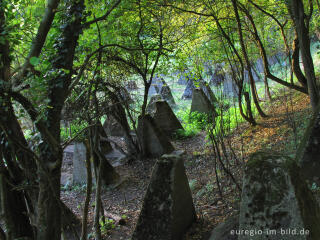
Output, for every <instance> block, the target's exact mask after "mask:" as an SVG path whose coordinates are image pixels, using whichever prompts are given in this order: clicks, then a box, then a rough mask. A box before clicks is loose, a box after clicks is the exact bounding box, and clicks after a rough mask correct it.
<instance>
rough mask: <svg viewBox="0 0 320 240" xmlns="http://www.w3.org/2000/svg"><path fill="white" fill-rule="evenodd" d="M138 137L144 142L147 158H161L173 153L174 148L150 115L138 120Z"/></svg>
mask: <svg viewBox="0 0 320 240" xmlns="http://www.w3.org/2000/svg"><path fill="white" fill-rule="evenodd" d="M138 136H139V139H140V140H141V141H142V145H143V146H142V147H143V151H144V153H145V155H146V156H149V157H160V156H162V155H163V154H166V153H171V152H172V151H174V147H173V146H172V144H171V143H170V141H169V139H168V137H167V136H166V135H165V133H164V132H163V131H162V130H161V129H160V128H159V126H157V125H156V123H155V121H154V119H153V118H152V117H151V116H150V115H149V114H147V115H145V116H144V118H142V117H141V116H140V117H139V119H138Z"/></svg>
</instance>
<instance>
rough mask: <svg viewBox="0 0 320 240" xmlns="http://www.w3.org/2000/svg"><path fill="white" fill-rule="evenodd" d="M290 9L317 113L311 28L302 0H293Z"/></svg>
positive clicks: (311, 99) (289, 5)
mask: <svg viewBox="0 0 320 240" xmlns="http://www.w3.org/2000/svg"><path fill="white" fill-rule="evenodd" d="M288 8H289V11H290V12H291V17H292V18H293V22H294V26H295V29H296V32H297V35H298V39H299V46H300V49H301V56H302V63H303V67H304V72H305V76H306V79H307V85H308V93H309V97H310V102H311V106H312V110H313V111H315V110H316V107H317V105H318V102H319V91H318V87H317V85H316V76H315V72H314V65H313V60H312V56H311V52H310V38H309V27H308V25H306V22H305V18H306V17H305V13H304V6H303V2H302V1H301V0H292V1H290V2H289V3H288ZM307 22H308V21H307Z"/></svg>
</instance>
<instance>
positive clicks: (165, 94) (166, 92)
mask: <svg viewBox="0 0 320 240" xmlns="http://www.w3.org/2000/svg"><path fill="white" fill-rule="evenodd" d="M162 81H163V85H162V86H161V88H160V90H159V94H160V96H161V97H162V99H163V100H165V101H167V102H168V103H169V104H170V106H171V107H173V106H175V104H176V103H175V101H174V98H173V96H172V93H171V89H170V87H169V86H168V84H167V83H166V82H165V81H164V80H163V79H162Z"/></svg>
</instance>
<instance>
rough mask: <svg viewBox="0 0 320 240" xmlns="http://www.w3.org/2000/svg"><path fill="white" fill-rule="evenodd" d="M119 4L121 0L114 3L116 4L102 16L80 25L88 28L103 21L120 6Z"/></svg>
mask: <svg viewBox="0 0 320 240" xmlns="http://www.w3.org/2000/svg"><path fill="white" fill-rule="evenodd" d="M120 2H121V0H118V1H116V3H115V4H114V5H113V6H112V7H111V8H110V9H109V10H108V11H107V12H106V13H105V14H104V15H103V16H101V17H98V18H95V19H94V20H91V21H89V22H86V23H84V24H82V26H83V28H86V27H89V26H90V25H91V24H93V23H96V22H99V21H102V20H105V19H106V18H107V17H108V16H109V15H110V14H111V12H112V11H113V10H114V9H115V8H116V7H117V6H118V5H119V4H120Z"/></svg>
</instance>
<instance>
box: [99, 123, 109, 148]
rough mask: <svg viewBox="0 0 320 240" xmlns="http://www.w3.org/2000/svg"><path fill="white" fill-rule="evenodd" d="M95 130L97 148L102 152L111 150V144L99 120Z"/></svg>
mask: <svg viewBox="0 0 320 240" xmlns="http://www.w3.org/2000/svg"><path fill="white" fill-rule="evenodd" d="M97 131H98V134H99V139H100V141H99V149H100V151H101V153H102V154H107V153H109V152H111V151H112V146H111V144H110V142H109V141H108V140H107V138H108V136H107V134H106V132H105V130H104V128H103V126H102V124H101V123H100V122H99V124H98V126H97Z"/></svg>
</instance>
